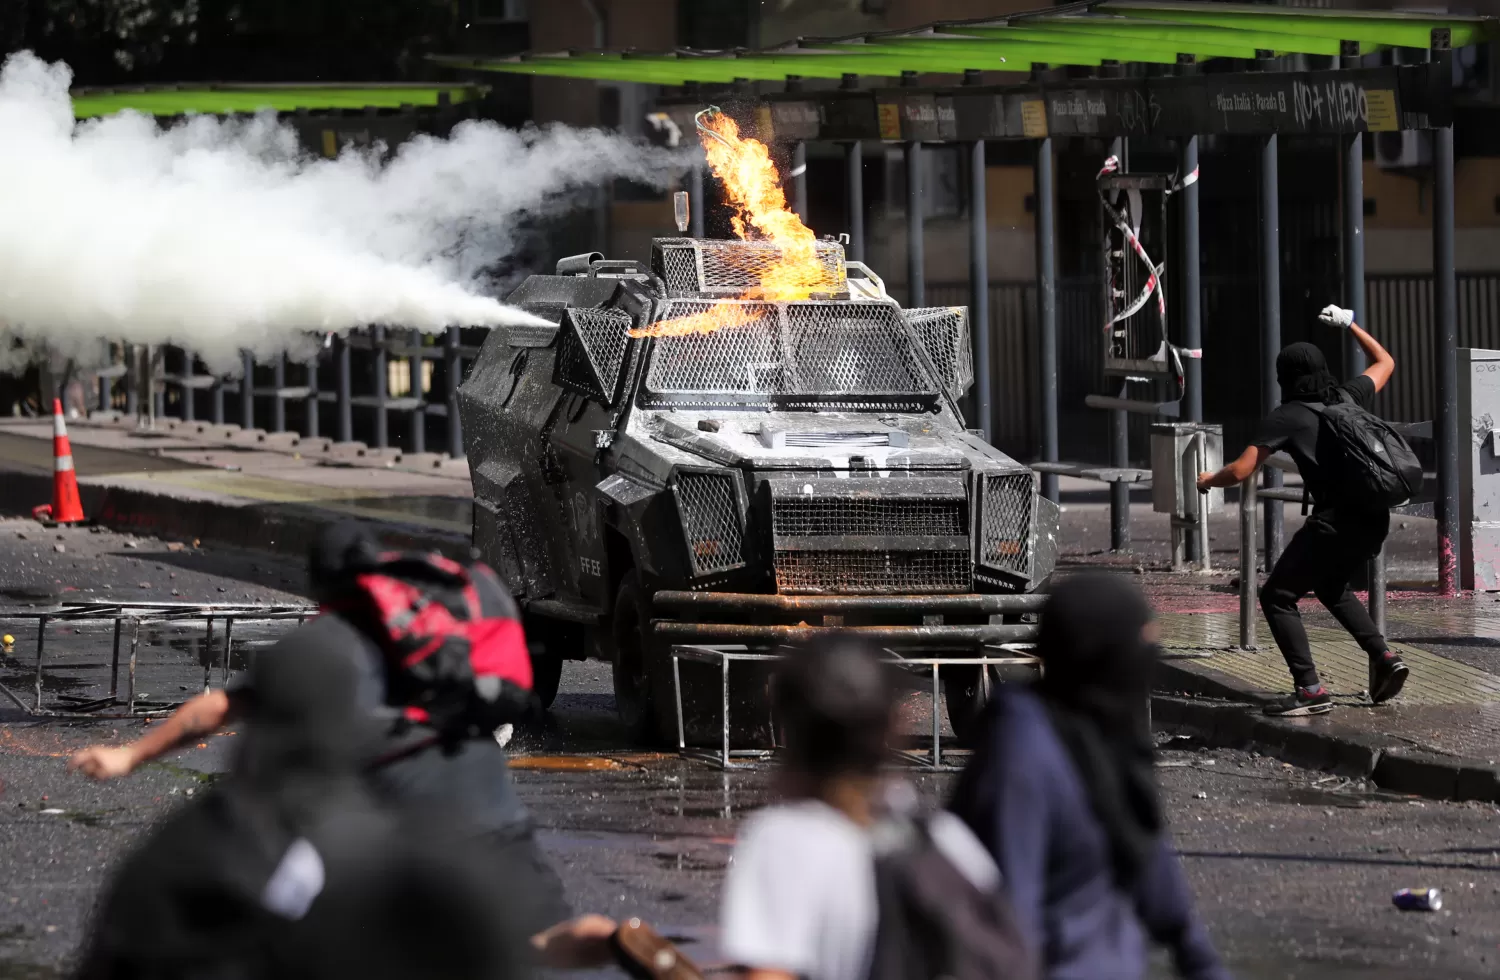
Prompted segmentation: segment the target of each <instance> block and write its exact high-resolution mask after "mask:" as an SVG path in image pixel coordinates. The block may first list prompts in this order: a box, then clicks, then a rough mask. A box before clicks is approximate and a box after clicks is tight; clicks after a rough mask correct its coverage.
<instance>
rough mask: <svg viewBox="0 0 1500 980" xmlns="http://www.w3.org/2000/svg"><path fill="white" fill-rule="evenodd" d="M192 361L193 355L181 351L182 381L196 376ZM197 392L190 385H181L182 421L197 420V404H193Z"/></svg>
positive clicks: (187, 380) (190, 379)
mask: <svg viewBox="0 0 1500 980" xmlns="http://www.w3.org/2000/svg"><path fill="white" fill-rule="evenodd" d="M193 362H194V357H193V355H192V354H190V353H188V352H187V351H182V380H183V381H184V382H189V381H192V380H193V378H194V377H195V376H197V373H198V372H197V371H196V370H195V368H196V365H195V364H194V363H193ZM197 393H198V389H197V388H194V387H193V386H192V385H190V384H183V385H182V420H183V421H184V422H196V421H197V420H198V412H197V406H196V405H194V404H193V398H194V396H195V395H196V394H197Z"/></svg>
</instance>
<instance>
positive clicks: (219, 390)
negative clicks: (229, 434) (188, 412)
mask: <svg viewBox="0 0 1500 980" xmlns="http://www.w3.org/2000/svg"><path fill="white" fill-rule="evenodd" d="M209 390H210V391H212V392H213V398H212V399H211V401H210V406H211V407H210V409H209V411H210V413H211V414H212V415H213V420H214V425H223V424H224V379H223V378H215V379H214V386H213V388H211V389H209Z"/></svg>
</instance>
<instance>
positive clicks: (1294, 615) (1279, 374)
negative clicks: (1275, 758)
mask: <svg viewBox="0 0 1500 980" xmlns="http://www.w3.org/2000/svg"><path fill="white" fill-rule="evenodd" d="M1319 319H1321V320H1322V321H1323V322H1324V323H1325V324H1328V325H1329V326H1332V327H1335V328H1337V329H1345V330H1349V331H1350V332H1351V333H1353V335H1354V338H1355V340H1357V341H1358V342H1359V345H1360V347H1361V348H1362V349H1363V350H1364V352H1365V356H1366V357H1367V358H1368V359H1369V360H1370V367H1369V368H1368V369H1366V371H1365V372H1364V373H1363V374H1361V375H1360V376H1359V377H1357V378H1355V379H1354V380H1353V381H1349V382H1346V383H1343V384H1340V383H1339V381H1338V379H1337V378H1335V377H1334V376H1333V373H1332V372H1331V371H1330V370H1329V368H1328V362H1327V360H1325V359H1324V357H1323V352H1322V351H1321V350H1319V349H1318V348H1317V347H1316V346H1314V345H1312V344H1308V343H1298V344H1291V345H1290V346H1288V347H1286V348H1284V349H1283V350H1282V351H1281V353H1280V354H1279V355H1277V357H1276V380H1277V381H1278V383H1279V384H1280V385H1281V404H1280V405H1279V406H1277V407H1276V408H1275V409H1273V410H1272V411H1271V414H1269V415H1267V416H1266V417H1265V418H1264V419H1262V420H1261V423H1260V426H1259V428H1258V429H1257V430H1256V433H1255V438H1254V440H1253V441H1252V443H1251V445H1250V447H1249V448H1248V449H1246V450H1245V452H1244V453H1243V454H1242V455H1241V456H1240V458H1239V459H1237V460H1235V461H1234V462H1232V463H1230V464H1229V465H1228V466H1225V467H1224V468H1223V469H1221V470H1219V471H1218V472H1217V473H1203V474H1200V475H1199V477H1198V489H1199V490H1200V491H1202V492H1205V493H1206V492H1208V491H1209V490H1210V489H1213V488H1214V487H1231V486H1235V485H1238V484H1240V483H1243V482H1244V481H1246V480H1248V479H1250V478H1251V477H1252V476H1254V475H1255V471H1256V470H1257V469H1259V468H1260V466H1261V464H1262V463H1264V462H1265V461H1266V460H1267V459H1268V458H1270V456H1271V455H1272V454H1274V453H1276V452H1278V451H1282V450H1284V451H1285V452H1286V453H1287V455H1289V456H1291V458H1292V460H1293V461H1294V462H1295V463H1296V464H1297V472H1298V473H1300V474H1301V475H1302V483H1303V486H1304V487H1305V488H1306V491H1307V495H1308V497H1309V498H1310V500H1311V502H1312V514H1311V515H1310V516H1309V517H1308V519H1307V521H1306V522H1305V523H1304V524H1303V525H1302V528H1301V529H1300V530H1299V531H1298V532H1297V533H1296V534H1294V535H1293V536H1292V540H1291V541H1289V542H1288V543H1287V546H1286V550H1285V551H1283V552H1282V553H1281V557H1280V558H1278V559H1277V561H1276V567H1275V568H1273V569H1272V570H1271V574H1270V576H1269V577H1268V578H1267V579H1266V582H1265V585H1264V586H1262V587H1261V590H1260V604H1261V608H1262V609H1263V610H1264V611H1265V614H1266V622H1267V624H1268V625H1269V626H1270V627H1271V635H1272V636H1274V637H1275V638H1276V645H1277V647H1279V648H1280V649H1281V655H1282V656H1283V657H1284V658H1285V659H1286V664H1287V669H1288V670H1289V671H1290V672H1291V675H1292V684H1293V688H1294V689H1293V692H1292V694H1291V695H1290V696H1289V697H1287V698H1285V699H1283V700H1281V701H1278V702H1276V703H1274V704H1271V705H1269V706H1267V707H1266V709H1265V710H1266V713H1267V714H1272V715H1283V716H1300V715H1314V714H1322V713H1325V712H1327V711H1330V710H1332V708H1333V695H1332V694H1331V693H1330V692H1329V690H1328V689H1327V688H1326V687H1325V686H1324V685H1323V681H1322V679H1321V678H1320V677H1319V676H1318V668H1317V665H1316V664H1314V663H1313V658H1312V648H1311V647H1310V646H1309V645H1308V641H1307V630H1306V629H1305V628H1304V627H1303V625H1302V615H1301V613H1299V612H1298V610H1297V603H1298V602H1300V601H1301V600H1302V597H1303V596H1305V595H1307V594H1308V593H1309V592H1311V593H1313V594H1314V595H1316V596H1317V597H1318V601H1320V602H1322V603H1323V605H1324V606H1326V607H1328V611H1329V612H1330V613H1332V614H1333V618H1334V619H1336V620H1338V623H1339V625H1340V626H1342V627H1343V628H1344V629H1345V630H1347V631H1348V632H1349V635H1350V636H1352V637H1353V638H1354V640H1355V642H1356V643H1358V644H1359V646H1360V648H1361V649H1363V650H1364V651H1365V654H1366V656H1367V657H1368V658H1369V688H1368V690H1369V693H1370V700H1371V701H1373V702H1374V703H1376V704H1380V703H1382V702H1385V701H1389V700H1390V699H1391V698H1393V697H1395V696H1396V695H1397V694H1399V693H1400V692H1401V688H1402V687H1403V686H1404V685H1405V684H1406V677H1407V673H1408V671H1407V666H1406V664H1405V663H1404V662H1403V661H1402V659H1401V657H1400V656H1399V655H1397V654H1396V653H1395V652H1394V651H1392V650H1391V649H1390V647H1389V646H1388V645H1387V643H1386V639H1385V637H1384V636H1383V635H1382V634H1381V632H1380V629H1379V627H1377V626H1376V625H1375V622H1374V620H1373V619H1371V618H1370V614H1369V612H1368V611H1367V610H1366V609H1365V607H1364V606H1362V605H1361V604H1360V602H1359V599H1358V598H1357V597H1356V596H1355V595H1354V592H1353V590H1352V589H1351V588H1350V582H1351V580H1352V579H1353V578H1354V576H1355V575H1356V574H1357V573H1358V572H1359V570H1360V569H1361V568H1363V567H1364V566H1365V565H1366V564H1367V563H1368V562H1369V561H1370V559H1372V558H1374V557H1375V556H1376V555H1378V554H1379V553H1380V549H1381V547H1382V546H1383V545H1384V544H1385V538H1386V535H1387V533H1389V531H1390V518H1391V515H1390V511H1388V510H1387V509H1386V508H1385V507H1384V506H1383V505H1382V506H1378V507H1373V506H1370V505H1368V504H1367V503H1365V502H1363V501H1359V500H1354V499H1350V498H1349V497H1348V496H1347V495H1346V494H1345V495H1341V493H1340V489H1339V487H1338V484H1337V482H1336V481H1335V480H1334V479H1333V476H1332V474H1331V473H1330V472H1329V471H1328V468H1329V466H1332V465H1335V464H1333V463H1330V462H1329V461H1328V456H1329V453H1330V451H1331V450H1333V449H1336V447H1331V446H1329V445H1326V444H1325V445H1323V446H1321V447H1320V441H1321V435H1322V431H1323V425H1322V421H1323V419H1322V410H1323V408H1324V406H1327V405H1334V404H1338V403H1340V402H1350V403H1353V404H1355V405H1358V406H1359V407H1360V408H1362V409H1364V410H1366V411H1369V410H1370V408H1371V406H1372V404H1373V403H1374V399H1375V395H1376V394H1377V393H1379V392H1380V391H1381V390H1382V389H1383V388H1384V387H1385V386H1386V383H1387V382H1389V381H1390V379H1391V373H1392V372H1393V371H1395V369H1396V362H1395V360H1394V359H1393V358H1392V357H1391V355H1390V354H1389V353H1387V352H1386V350H1385V348H1384V347H1382V346H1381V345H1380V343H1379V342H1378V341H1376V340H1375V338H1374V337H1371V336H1370V335H1369V334H1368V333H1366V332H1365V331H1364V330H1363V329H1362V328H1361V327H1360V326H1359V325H1358V324H1356V323H1355V322H1354V314H1353V313H1352V312H1351V311H1349V310H1344V309H1340V308H1339V307H1337V306H1329V307H1327V308H1325V309H1324V310H1323V312H1322V314H1321V315H1320V316H1319ZM1320 448H1321V455H1322V456H1323V459H1322V460H1320V458H1319V457H1320ZM1325 464H1326V465H1325Z"/></svg>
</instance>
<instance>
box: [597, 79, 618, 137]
mask: <svg viewBox="0 0 1500 980" xmlns="http://www.w3.org/2000/svg"><path fill="white" fill-rule="evenodd" d="M620 114H621V108H620V90H619V89H618V88H616V87H615V86H613V85H601V86H600V87H599V125H601V126H603V127H604V128H605V129H619V128H620Z"/></svg>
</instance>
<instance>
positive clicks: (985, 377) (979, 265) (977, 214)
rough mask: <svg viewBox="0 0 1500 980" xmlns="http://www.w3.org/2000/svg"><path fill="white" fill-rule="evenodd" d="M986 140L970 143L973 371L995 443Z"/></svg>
mask: <svg viewBox="0 0 1500 980" xmlns="http://www.w3.org/2000/svg"><path fill="white" fill-rule="evenodd" d="M984 181H985V166H984V140H975V141H974V142H973V143H972V144H970V146H969V329H970V330H971V331H972V332H973V334H974V338H975V352H974V353H975V359H976V360H977V361H978V362H979V364H978V365H977V367H978V370H976V371H975V372H974V375H975V379H976V380H977V381H978V383H979V384H978V391H977V392H976V396H977V400H978V405H977V406H976V408H977V412H978V415H979V418H978V422H979V429H980V431H982V432H983V433H984V441H985V442H994V441H995V440H994V432H993V426H994V406H993V403H992V397H993V395H992V392H991V387H990V385H991V379H990V371H991V370H992V366H991V354H990V247H989V236H990V229H989V211H988V209H987V208H986V203H987V202H986V200H985V196H984V192H985V186H984Z"/></svg>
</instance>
